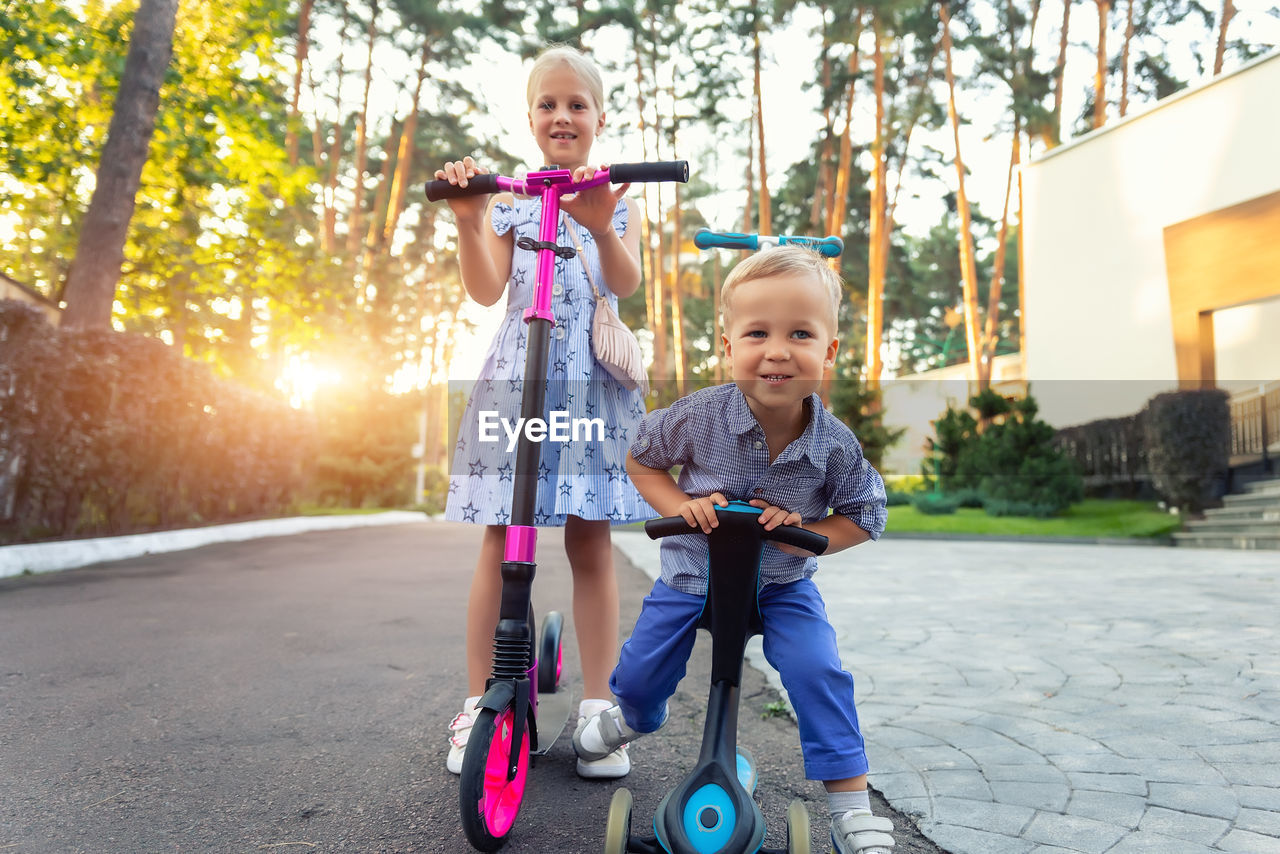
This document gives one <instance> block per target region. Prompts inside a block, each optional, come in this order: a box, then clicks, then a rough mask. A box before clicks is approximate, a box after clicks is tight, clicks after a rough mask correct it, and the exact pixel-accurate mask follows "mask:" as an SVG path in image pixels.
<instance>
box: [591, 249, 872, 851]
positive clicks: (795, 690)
mask: <svg viewBox="0 0 1280 854" xmlns="http://www.w3.org/2000/svg"><path fill="white" fill-rule="evenodd" d="M840 295H841V290H840V280H839V278H838V277H837V276H836V274H835V273H833V272H832V271H831V269H830V268H829V267H828V266H827V264H826V262H825V261H824V260H823V259H822V258H820V257H819V256H818V255H817V254H815V253H814V252H811V251H809V250H807V249H802V248H796V247H780V248H776V249H770V250H767V251H764V252H761V253H758V254H756V255H752V256H750V257H748V258H746V259H745V260H743V261H742V262H741V263H739V264H738V266H737V267H735V268H734V269H733V271H732V272H731V273H730V274H729V276H728V278H727V279H726V280H725V283H724V288H723V298H722V300H721V304H722V306H723V309H722V310H723V314H724V329H725V334H724V337H723V344H724V352H725V356H726V357H727V358H728V359H729V361H730V363H731V365H732V370H733V383H732V384H730V385H723V386H717V387H713V388H706V389H702V390H700V391H697V392H694V393H693V394H690V395H688V396H687V397H684V398H682V399H680V400H678V401H676V402H675V403H674V404H672V405H671V407H670V408H669V409H663V410H657V411H655V412H650V413H649V414H648V415H646V416H645V418H644V420H643V421H642V422H641V425H640V429H639V431H638V433H637V436H636V439H635V441H634V442H633V443H632V445H631V452H630V454H629V455H628V457H627V473H628V474H629V475H630V476H631V479H632V482H633V483H634V484H635V485H636V488H637V489H638V490H639V491H640V494H641V495H642V496H644V498H645V499H646V500H647V501H648V502H649V503H650V504H651V505H652V506H653V507H654V509H656V510H657V511H658V512H659V513H660V514H661V515H663V516H676V515H679V516H683V517H684V518H685V519H686V520H687V521H688V522H689V525H690V527H694V528H701V529H702V530H703V531H704V532H710V530H711V529H712V528H714V527H716V525H717V521H716V514H715V510H714V507H715V506H717V505H718V506H721V507H724V506H727V505H728V503H729V499H731V498H736V499H741V500H747V501H750V502H751V504H752V505H754V506H756V507H760V508H762V512H761V513H760V519H759V521H760V524H762V525H764V526H765V530H773V529H774V528H776V527H777V526H779V525H803V526H804V527H805V528H807V529H808V530H811V531H816V532H818V533H820V534H824V535H825V536H827V537H828V538H829V540H830V546H829V547H828V549H827V553H831V552H836V551H840V550H841V549H847V548H849V547H850V546H854V545H857V544H858V543H861V542H865V541H866V540H868V539H875V538H877V537H879V536H880V533H881V531H883V530H884V523H885V493H884V481H883V480H881V478H880V475H879V473H878V472H876V470H875V469H874V468H872V467H871V466H870V465H869V464H868V463H867V461H866V460H865V459H864V458H863V456H862V447H861V446H860V445H859V444H858V440H857V439H856V438H855V437H854V435H853V432H852V431H851V430H850V429H849V428H848V427H846V426H845V425H844V424H842V423H840V422H839V421H838V420H837V419H836V418H835V417H834V416H832V415H831V414H830V413H829V412H827V411H826V409H825V408H823V406H822V401H821V399H820V398H819V397H818V395H817V394H815V392H816V390H817V389H818V385H819V383H820V381H821V380H822V374H823V370H824V369H826V368H829V367H831V365H832V364H833V363H834V361H835V356H836V350H837V348H838V347H839V340H838V339H837V337H836V312H837V309H838V307H839V304H840ZM676 465H679V466H681V469H680V478H679V481H678V482H677V481H676V480H675V479H673V478H672V477H671V475H670V474H669V472H668V470H669V469H670V468H671V467H672V466H676ZM831 508H833V509H834V511H835V512H834V513H832V514H831V515H828V512H827V511H828V509H831ZM661 553H662V577H661V578H660V579H659V580H658V581H657V582H656V583H655V584H654V587H653V590H652V591H651V592H650V594H649V596H648V597H646V598H645V601H644V605H643V607H642V609H641V612H640V616H639V618H638V619H637V620H636V626H635V630H634V631H633V633H632V635H631V638H630V640H628V641H627V642H626V643H625V644H624V645H623V647H622V652H621V655H620V658H619V661H618V666H617V667H616V668H615V669H614V671H613V675H612V677H611V678H610V681H609V687H610V689H611V690H612V691H613V693H614V695H615V696H616V697H617V700H618V703H617V705H614V706H612V707H611V708H609V709H607V710H605V711H602V712H600V713H598V714H596V715H595V716H594V717H591V718H588V719H586V720H584V721H583V722H582V723H581V724H579V726H578V729H577V731H576V732H575V733H574V737H573V746H574V749H575V750H576V751H577V753H578V755H579V756H580V757H582V758H584V759H587V760H590V759H591V758H593V757H596V756H604V755H607V754H609V753H610V752H612V751H614V750H616V749H618V748H620V747H621V746H623V745H625V744H626V743H627V742H629V741H632V740H634V739H635V738H637V737H639V736H640V735H643V734H646V733H650V732H653V731H655V730H657V729H658V728H659V727H660V726H662V724H663V723H664V722H665V721H666V717H667V699H668V698H669V697H670V696H671V695H672V694H673V693H674V692H675V689H676V685H677V684H678V683H679V682H680V679H681V678H682V677H683V676H684V673H685V664H686V662H687V661H688V658H689V654H690V652H691V651H692V649H693V643H694V637H695V633H696V628H697V623H698V618H699V616H700V614H701V612H702V607H703V600H704V596H705V594H706V590H707V541H706V539H705V538H703V537H670V538H667V539H664V540H663V541H662V552H661ZM816 568H817V561H816V559H815V558H814V557H813V555H811V554H810V553H808V552H804V551H801V550H798V549H796V548H794V547H791V546H784V545H779V544H774V543H770V544H767V545H766V546H765V549H764V555H763V557H762V558H761V562H760V583H761V588H760V591H759V602H760V613H761V618H762V621H763V623H764V653H765V657H766V658H767V659H768V660H769V663H770V664H772V665H773V666H774V667H775V668H776V669H777V670H778V672H779V674H780V675H781V677H782V683H783V686H784V687H785V688H786V689H787V693H788V694H789V695H790V699H791V704H792V706H793V707H794V708H795V712H796V720H797V723H798V724H799V730H800V743H801V748H802V749H803V752H804V762H805V775H806V776H807V777H808V778H809V779H816V780H822V781H823V785H824V786H825V787H826V790H827V800H828V803H829V806H830V809H831V815H832V822H831V837H832V843H833V845H834V846H835V849H836V851H837V852H839V854H890V849H891V848H892V847H893V844H894V841H893V837H892V835H891V832H892V830H893V824H892V823H891V822H890V821H889V820H888V819H886V818H883V817H876V816H873V815H872V814H871V801H870V797H869V795H868V793H867V758H866V753H865V751H864V750H863V741H862V735H861V734H860V732H859V730H858V718H857V713H856V712H855V710H854V700H853V677H852V676H850V675H849V674H848V673H847V672H845V671H844V670H843V669H842V668H841V666H840V658H839V653H838V651H837V649H836V637H835V631H834V630H833V629H832V627H831V624H830V623H829V622H828V621H827V616H826V609H825V608H824V606H823V603H822V598H821V596H820V595H819V594H818V590H817V587H816V586H815V585H814V583H813V582H812V581H811V580H810V577H811V576H812V575H813V573H814V570H815V569H816Z"/></svg>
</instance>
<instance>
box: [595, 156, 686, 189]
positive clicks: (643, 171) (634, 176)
mask: <svg viewBox="0 0 1280 854" xmlns="http://www.w3.org/2000/svg"><path fill="white" fill-rule="evenodd" d="M609 180H610V181H611V182H612V183H614V184H625V183H628V182H639V181H679V182H680V183H681V184H684V183H687V182H688V180H689V161H688V160H668V161H664V162H661V163H617V164H615V165H613V166H610V167H609Z"/></svg>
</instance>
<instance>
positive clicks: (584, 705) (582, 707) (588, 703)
mask: <svg viewBox="0 0 1280 854" xmlns="http://www.w3.org/2000/svg"><path fill="white" fill-rule="evenodd" d="M612 706H613V700H590V699H584V700H583V701H582V702H581V703H579V704H578V717H579V718H593V717H595V716H596V715H598V714H600V713H601V712H603V711H604V710H605V709H608V708H611V707H612Z"/></svg>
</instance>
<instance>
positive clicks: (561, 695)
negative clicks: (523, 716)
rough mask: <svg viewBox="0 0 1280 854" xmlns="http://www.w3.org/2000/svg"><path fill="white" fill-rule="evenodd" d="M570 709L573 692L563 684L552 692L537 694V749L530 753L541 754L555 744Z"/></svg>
mask: <svg viewBox="0 0 1280 854" xmlns="http://www.w3.org/2000/svg"><path fill="white" fill-rule="evenodd" d="M572 711H573V692H572V691H570V690H569V689H568V687H567V686H565V685H561V686H560V690H558V691H556V692H555V693H554V694H539V695H538V749H537V750H534V751H532V755H534V756H542V755H544V754H545V753H546V752H547V751H549V750H550V749H551V748H552V747H553V746H554V745H555V743H556V741H557V740H559V738H560V736H561V735H563V734H564V731H565V728H566V726H567V725H568V723H569V715H570V713H572Z"/></svg>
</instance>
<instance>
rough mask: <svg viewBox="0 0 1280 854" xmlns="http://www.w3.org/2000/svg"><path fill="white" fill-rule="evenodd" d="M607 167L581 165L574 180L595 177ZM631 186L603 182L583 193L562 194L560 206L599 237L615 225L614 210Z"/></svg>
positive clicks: (585, 179)
mask: <svg viewBox="0 0 1280 854" xmlns="http://www.w3.org/2000/svg"><path fill="white" fill-rule="evenodd" d="M607 168H609V167H608V166H607V165H603V164H602V165H601V166H600V167H599V168H596V167H594V166H579V167H578V168H577V169H575V170H573V180H574V182H578V181H587V180H589V179H591V178H594V177H595V174H596V172H598V171H599V170H600V169H607ZM630 187H631V185H630V184H621V185H619V186H617V187H611V186H610V185H608V184H601V185H600V186H599V187H592V188H591V189H589V190H583V191H582V192H581V193H571V194H569V195H567V196H562V197H561V199H560V207H562V208H563V209H564V211H565V213H567V214H569V216H571V217H573V218H574V219H575V220H577V221H578V222H579V223H581V224H582V226H583V227H584V228H586V230H587V231H589V232H591V234H592V236H593V237H597V238H598V237H599V236H600V235H602V234H605V233H606V232H607V231H609V230H610V229H611V228H612V227H613V211H614V209H615V208H617V206H618V200H619V199H621V198H622V197H623V196H625V195H626V193H627V190H628V188H630Z"/></svg>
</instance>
